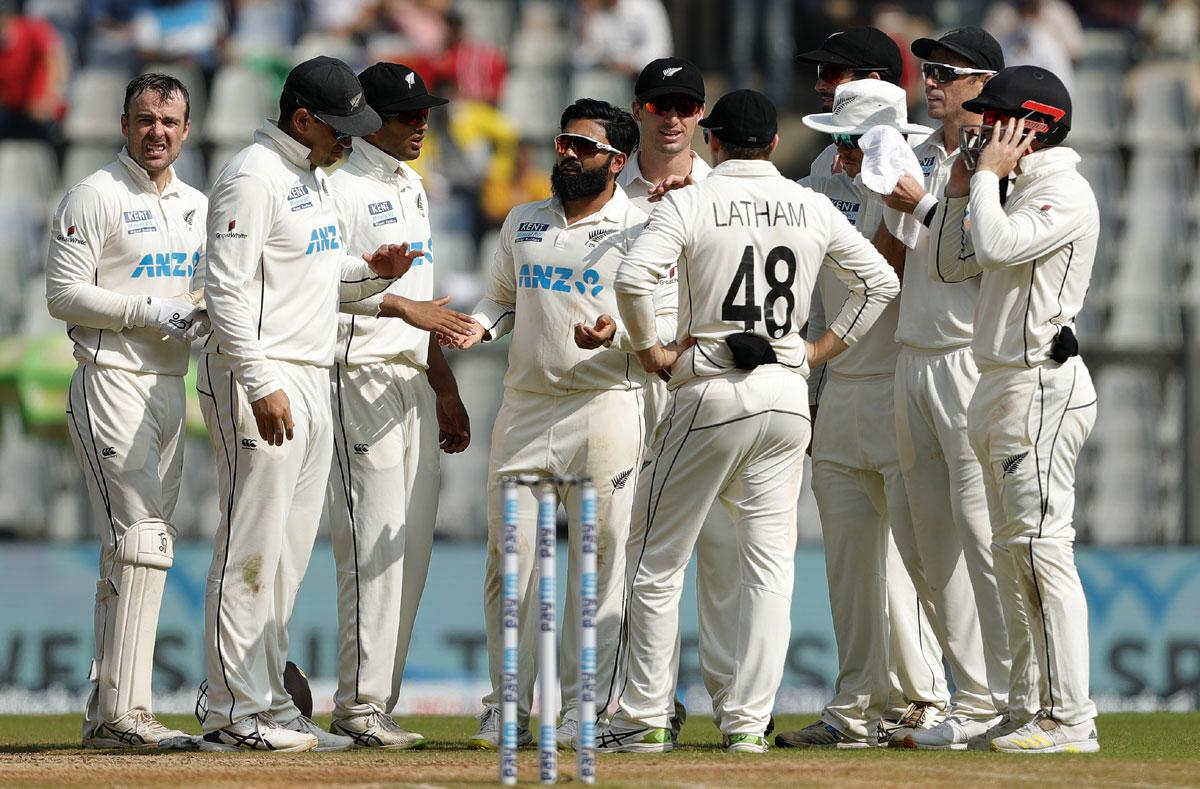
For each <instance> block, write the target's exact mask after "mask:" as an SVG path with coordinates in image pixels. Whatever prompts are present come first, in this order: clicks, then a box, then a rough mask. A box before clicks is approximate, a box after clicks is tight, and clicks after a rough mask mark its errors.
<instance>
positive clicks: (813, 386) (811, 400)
mask: <svg viewBox="0 0 1200 789" xmlns="http://www.w3.org/2000/svg"><path fill="white" fill-rule="evenodd" d="M825 324H826V318H825V300H824V299H823V298H822V297H821V274H820V273H819V272H818V274H817V281H816V283H815V285H814V287H813V292H812V303H811V304H810V305H809V308H808V328H807V330H806V331H805V339H807V340H808V341H809V342H816V340H817V339H818V338H819V337H820V336H821V335H822V334H824V333H825V330H826V329H828V328H829V327H828V326H826V325H825ZM827 368H828V364H820V365H817V366H816V367H815V368H813V369H812V370H809V373H808V404H809V405H810V406H814V405H816V404H817V403H818V402H820V400H821V389H822V388H823V387H824V385H825V372H826V369H827Z"/></svg>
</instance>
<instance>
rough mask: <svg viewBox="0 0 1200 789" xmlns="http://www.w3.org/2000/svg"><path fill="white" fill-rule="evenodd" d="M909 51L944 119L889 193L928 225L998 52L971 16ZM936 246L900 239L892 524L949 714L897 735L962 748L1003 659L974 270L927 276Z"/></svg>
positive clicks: (994, 714)
mask: <svg viewBox="0 0 1200 789" xmlns="http://www.w3.org/2000/svg"><path fill="white" fill-rule="evenodd" d="M912 51H913V53H914V54H915V55H917V56H918V57H920V58H922V59H923V60H924V63H922V74H923V75H924V77H925V99H926V104H927V105H928V110H929V115H930V117H932V118H933V119H935V120H937V121H940V122H941V126H940V127H939V128H938V129H937V130H936V131H934V133H933V134H932V135H930V137H929V139H927V140H926V141H925V142H923V143H921V144H920V145H918V146H917V147H916V148H915V152H916V155H917V159H918V160H919V162H920V164H921V167H922V170H923V171H924V173H925V178H924V183H923V184H922V183H919V182H918V180H917V179H915V178H913V177H912V176H911V175H904V176H902V177H901V178H900V181H899V183H898V184H897V186H896V190H895V192H893V193H892V194H891V195H890V196H888V197H887V198H885V202H886V203H887V205H888V206H889V207H890V208H892V209H894V210H902V211H905V212H908V213H911V214H912V215H913V216H914V217H915V218H916V219H918V220H919V221H921V222H922V223H923V224H924V225H925V227H926V228H927V227H928V224H929V223H930V221H931V220H932V216H933V210H934V208H935V207H936V205H937V203H938V200H940V199H941V197H942V192H943V189H944V188H945V184H946V180H947V178H948V177H949V175H950V168H951V166H952V165H953V164H954V160H955V158H956V157H957V155H958V135H959V128H960V127H961V126H963V125H966V124H971V123H977V122H978V119H979V116H978V115H975V114H973V113H971V112H970V111H969V110H967V109H965V108H964V107H963V103H964V102H966V101H968V100H969V99H972V98H974V97H975V96H977V95H979V91H980V90H982V89H983V86H984V84H985V83H986V82H987V80H988V79H989V78H991V76H992V75H993V74H995V73H996V71H998V70H999V69H1001V68H1003V66H1004V58H1003V54H1002V53H1001V50H1000V45H999V44H998V43H997V42H996V40H995V39H994V38H992V36H991V35H990V34H988V33H987V32H986V31H984V30H982V29H980V28H975V27H967V28H957V29H954V30H951V31H949V32H947V33H946V34H945V35H943V36H942V37H941V38H939V39H937V40H934V39H929V38H922V39H918V40H917V41H915V42H913V44H912ZM897 243H898V242H897ZM933 254H934V249H933V244H932V243H931V234H930V233H929V232H928V231H927V230H926V229H921V231H920V233H919V235H918V237H917V239H916V243H915V247H914V248H913V249H907V250H906V254H905V267H904V276H903V285H902V288H903V293H904V295H903V298H901V300H900V317H899V322H898V325H897V328H896V341H897V342H899V343H900V355H899V357H898V358H897V361H896V402H895V413H896V442H897V447H898V449H899V456H900V470H901V472H902V473H903V474H904V484H905V486H906V488H907V490H908V500H909V505H910V507H911V509H912V526H913V528H912V530H911V532H907V531H905V530H903V529H895V530H894V532H895V536H896V544H897V546H898V547H899V548H900V552H901V555H902V556H903V557H904V561H905V564H906V565H907V566H908V567H909V572H910V573H911V574H912V575H913V576H917V575H918V574H920V575H922V576H923V577H924V579H925V581H926V583H927V588H928V590H929V594H930V595H931V597H930V598H929V599H928V600H927V602H928V603H930V608H929V610H930V611H931V612H932V614H933V621H932V622H931V624H932V625H933V628H934V631H935V632H936V633H937V637H938V641H939V643H940V644H941V646H942V651H943V653H944V655H945V657H946V660H947V663H948V664H949V666H950V671H951V673H952V675H953V678H954V688H955V690H954V694H953V696H952V698H951V705H950V709H949V713H950V714H949V715H948V716H947V718H946V720H944V721H942V722H941V723H940V724H938V725H937V726H935V727H934V728H932V729H929V730H922V731H915V732H913V733H911V734H909V735H907V736H906V737H905V740H904V745H905V746H906V747H914V748H940V749H949V750H962V749H965V748H967V747H968V746H969V745H970V744H971V743H972V741H974V742H976V743H978V742H980V741H981V740H980V739H979V738H980V737H982V735H983V734H984V733H985V732H986V731H987V730H988V729H989V728H990V727H992V726H993V725H998V724H999V723H1001V722H1003V716H1004V715H1005V714H1006V713H1007V712H1008V684H1009V667H1010V660H1009V651H1008V637H1007V635H1006V634H1005V631H1006V629H1007V624H1006V617H1005V613H1004V612H1003V610H1002V608H1001V602H1000V594H999V592H998V590H997V580H998V579H997V576H996V574H995V571H994V569H993V563H992V549H991V529H990V526H989V524H988V514H987V495H986V493H985V491H984V486H983V472H982V470H981V469H980V467H979V461H978V460H977V459H976V458H975V453H974V451H972V449H971V447H970V444H969V441H968V439H967V434H966V427H967V403H968V402H970V399H971V393H972V392H973V391H974V389H975V384H976V382H977V381H978V379H979V373H978V370H977V369H976V367H975V361H974V359H973V358H972V355H971V349H970V343H971V336H972V326H973V321H974V317H975V305H976V302H977V301H978V299H979V280H978V278H974V279H968V280H966V281H963V282H954V283H948V282H941V281H935V280H933V279H931V278H930V277H929V276H928V275H927V272H928V269H929V260H930V256H931V255H933Z"/></svg>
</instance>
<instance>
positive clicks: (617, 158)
mask: <svg viewBox="0 0 1200 789" xmlns="http://www.w3.org/2000/svg"><path fill="white" fill-rule="evenodd" d="M560 128H561V129H562V133H561V134H559V135H558V136H557V137H556V138H555V146H556V149H557V152H558V163H557V164H556V165H555V167H554V171H553V173H552V175H551V185H552V187H553V190H554V196H553V197H552V198H550V199H549V200H543V201H540V202H536V203H526V204H525V205H521V206H518V207H516V208H514V209H513V210H512V212H510V213H509V215H508V218H507V219H506V220H505V222H504V227H503V228H502V229H501V231H500V246H499V249H498V251H497V253H496V258H495V260H494V261H493V263H492V268H491V273H490V275H489V277H488V282H487V285H486V287H485V290H484V297H483V299H482V300H480V302H479V304H478V305H477V306H476V308H475V314H474V315H473V317H474V319H475V320H476V321H478V323H479V324H480V325H479V327H478V329H477V332H476V334H475V335H474V336H472V338H471V340H470V341H469V342H468V345H472V344H474V343H475V342H478V341H479V340H483V341H487V342H493V341H495V340H497V339H499V338H500V337H503V336H504V335H505V334H508V333H509V332H511V333H512V343H511V344H510V345H509V353H508V372H507V373H506V374H505V376H504V399H503V400H502V402H501V405H500V413H499V415H498V416H497V417H496V423H495V427H494V429H493V431H492V450H491V458H490V461H489V465H488V561H487V569H486V576H485V578H484V597H483V602H484V614H485V618H486V620H487V642H488V666H489V670H490V673H491V680H492V690H491V692H490V693H488V695H487V696H485V697H484V699H483V704H484V711H483V713H482V714H481V715H480V716H479V730H478V731H477V732H476V734H475V736H474V737H473V738H472V739H471V741H470V747H472V748H495V747H496V744H497V741H498V736H499V729H500V726H499V724H500V713H499V702H500V698H499V693H500V674H501V669H502V659H501V658H502V655H501V647H502V637H501V636H502V633H501V617H500V604H501V592H502V590H501V587H500V577H501V570H500V563H501V555H500V539H501V532H502V528H503V509H502V500H501V487H500V478H501V477H502V476H506V475H514V474H543V475H567V474H571V475H587V476H589V477H591V478H592V479H593V480H594V481H595V483H596V493H597V507H596V513H597V529H598V533H597V542H598V548H597V564H598V567H599V571H598V574H597V585H598V587H599V588H598V590H597V595H596V598H597V616H596V644H597V653H596V666H597V671H596V699H597V704H596V707H597V710H603V709H604V708H605V707H606V706H607V703H608V700H609V698H610V694H611V692H612V684H613V678H614V676H615V674H616V671H617V669H618V666H617V656H618V648H617V647H618V643H619V642H620V640H621V639H620V633H619V630H620V625H621V614H622V610H621V609H622V605H623V602H624V585H625V542H626V538H627V536H628V534H629V513H630V507H631V506H632V502H633V491H634V487H635V483H636V481H637V475H638V467H639V465H640V464H641V459H642V449H643V446H644V444H645V438H644V430H645V426H644V423H643V413H644V401H643V399H642V389H643V386H644V384H645V380H646V374H645V373H644V372H643V371H642V369H641V367H640V366H639V365H638V364H637V360H635V359H633V358H632V357H631V356H630V351H631V350H632V347H631V346H630V344H629V335H628V332H627V331H626V330H625V327H624V326H623V324H621V323H620V322H618V321H616V320H615V319H613V318H612V316H615V315H616V314H617V305H616V298H615V295H614V291H613V282H614V280H615V278H616V274H617V268H618V266H619V265H620V262H621V260H622V259H623V256H624V255H625V253H626V252H628V250H629V247H630V242H631V239H632V238H633V236H634V235H636V233H638V232H639V231H640V230H641V228H642V226H643V225H644V224H645V222H646V213H645V212H644V211H642V210H641V209H639V208H637V207H636V206H634V205H633V204H632V203H630V201H629V198H628V197H626V196H625V192H624V191H623V190H622V189H621V187H619V186H617V185H616V177H617V175H618V174H619V173H620V172H621V170H622V168H624V167H625V164H626V162H627V161H628V159H629V155H630V154H631V153H632V152H633V149H634V146H636V145H637V136H638V133H637V125H636V123H635V122H634V120H633V118H632V117H631V116H630V115H629V113H627V112H625V111H624V110H621V109H618V108H617V107H614V106H612V105H611V104H608V103H607V102H603V101H597V100H595V99H580V100H578V101H576V102H575V103H574V104H572V105H571V106H569V107H567V108H566V110H565V111H564V112H563V114H562V120H561V125H560ZM665 273H666V272H665V271H664V272H663V274H664V275H665ZM660 279H662V277H660ZM675 308H676V307H675V304H674V303H665V304H661V303H660V310H661V311H664V312H666V311H674V310H675ZM596 315H600V316H604V317H605V318H606V320H607V321H611V322H612V323H613V328H614V329H615V331H613V332H612V333H611V335H606V336H607V339H605V340H603V341H601V342H600V343H599V344H598V345H595V346H593V347H591V348H589V347H588V346H589V345H592V343H591V340H593V339H599V338H598V337H595V336H594V334H593V333H594V332H595V331H597V328H603V326H604V325H605V321H600V322H599V323H600V324H601V325H600V326H599V327H591V326H588V325H587V324H586V323H584V321H590V320H592V317H593V316H596ZM660 317H662V316H660ZM559 495H560V498H562V499H563V500H564V504H565V506H566V510H567V514H568V519H569V524H570V545H571V551H570V557H571V558H570V561H569V563H568V569H567V576H568V577H567V592H568V597H567V599H568V601H575V602H568V603H567V606H566V613H565V616H564V624H563V636H562V648H561V650H560V651H559V677H560V678H561V684H562V710H561V719H562V720H561V723H560V725H559V727H558V732H557V738H558V742H559V744H560V746H571V745H573V744H574V742H575V739H576V735H577V731H578V726H579V721H578V707H577V696H578V690H579V644H578V624H577V622H576V620H577V617H578V608H579V606H578V598H579V581H580V577H579V572H578V568H577V566H576V564H577V559H576V556H577V554H578V551H579V532H578V528H577V526H578V524H577V522H576V517H577V515H578V513H579V489H578V488H577V487H575V486H567V487H566V489H565V490H563V491H560V494H559ZM519 517H520V523H519V530H520V531H519V541H520V544H521V545H522V546H526V549H525V550H522V551H521V555H520V584H519V587H518V591H519V594H518V597H519V600H520V623H521V624H520V633H519V640H520V659H519V661H518V662H519V664H520V666H521V671H520V675H519V677H518V701H517V716H518V721H517V726H518V742H519V743H522V744H523V743H528V742H530V741H531V740H532V734H531V733H530V731H529V727H528V722H529V708H530V703H531V701H532V698H533V683H534V676H535V667H536V660H535V654H536V649H537V633H538V628H537V615H536V611H537V606H538V603H537V598H538V596H537V591H536V590H537V583H538V577H537V574H536V573H535V572H534V568H535V566H536V559H537V556H536V553H535V552H534V551H533V550H529V549H528V546H532V545H535V544H536V540H535V533H536V521H537V497H536V492H535V491H532V490H529V489H523V492H522V498H521V501H520V516H519ZM668 652H670V646H668Z"/></svg>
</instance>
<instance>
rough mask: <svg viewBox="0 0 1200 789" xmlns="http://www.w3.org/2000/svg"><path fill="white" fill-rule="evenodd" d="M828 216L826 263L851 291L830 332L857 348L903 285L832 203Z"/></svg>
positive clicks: (830, 325) (868, 242) (826, 208)
mask: <svg viewBox="0 0 1200 789" xmlns="http://www.w3.org/2000/svg"><path fill="white" fill-rule="evenodd" d="M825 213H826V215H827V216H828V217H829V228H830V237H829V243H828V246H827V247H826V253H825V259H824V261H823V263H824V264H825V265H826V266H829V267H830V268H831V269H832V270H833V273H834V274H836V275H837V277H838V279H840V280H841V281H842V282H843V283H845V285H846V287H847V288H848V289H849V290H850V296H849V298H847V299H846V301H845V303H844V304H843V305H842V309H841V310H840V311H839V312H838V314H837V317H835V318H834V319H833V321H832V322H831V323H830V324H829V330H831V331H833V332H834V333H835V334H836V335H837V336H838V337H840V338H842V340H843V341H845V342H846V344H847V345H853V344H854V343H855V342H857V341H858V339H859V338H860V337H861V336H862V335H863V334H865V333H866V332H867V330H868V329H870V328H871V326H873V325H874V324H875V321H876V320H878V319H879V315H880V313H882V312H883V308H884V307H886V306H887V305H888V302H890V301H891V300H892V299H894V298H896V296H897V294H899V293H900V282H899V280H898V279H897V278H896V272H895V271H893V270H892V267H891V266H889V265H888V263H887V261H886V260H885V259H884V257H883V255H881V254H879V251H878V250H876V249H875V247H874V246H873V245H872V244H871V242H870V241H868V240H867V239H866V238H864V237H863V236H862V234H861V233H859V232H858V231H857V230H855V229H854V226H853V225H851V224H850V222H849V221H847V220H846V217H844V216H842V212H841V211H838V210H837V209H836V208H834V207H833V204H832V203H830V202H829V201H828V200H826V201H825Z"/></svg>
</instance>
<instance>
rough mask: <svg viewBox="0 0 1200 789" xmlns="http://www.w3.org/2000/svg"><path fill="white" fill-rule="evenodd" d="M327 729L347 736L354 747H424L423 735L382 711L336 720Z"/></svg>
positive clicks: (402, 749) (384, 748) (412, 748)
mask: <svg viewBox="0 0 1200 789" xmlns="http://www.w3.org/2000/svg"><path fill="white" fill-rule="evenodd" d="M329 731H330V732H332V733H333V734H340V735H342V736H343V737H349V738H350V740H351V741H352V742H353V743H354V745H353V747H355V748H380V749H382V750H385V751H418V750H420V749H421V748H424V747H425V736H424V735H422V734H417V733H416V732H415V731H408V730H407V729H403V728H401V727H400V724H398V723H396V721H395V719H393V718H392V716H391V715H387V714H385V713H382V712H372V713H371V714H369V715H356V716H354V717H353V718H343V719H341V720H336V721H334V722H333V723H332V724H330V726H329ZM317 750H321V749H320V748H317Z"/></svg>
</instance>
